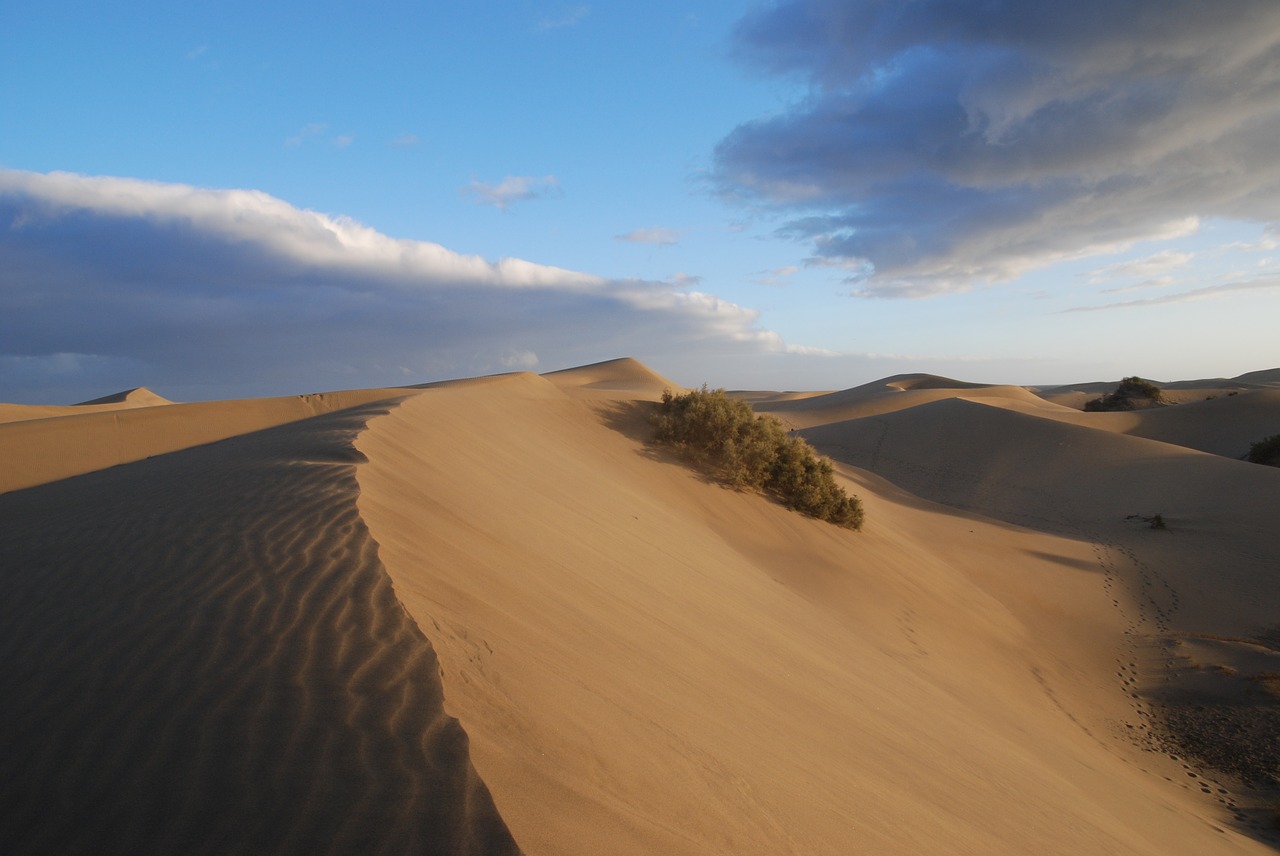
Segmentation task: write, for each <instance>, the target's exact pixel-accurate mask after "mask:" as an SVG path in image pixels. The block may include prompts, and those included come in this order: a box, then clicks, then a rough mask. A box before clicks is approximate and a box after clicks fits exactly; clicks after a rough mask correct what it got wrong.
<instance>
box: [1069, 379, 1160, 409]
mask: <svg viewBox="0 0 1280 856" xmlns="http://www.w3.org/2000/svg"><path fill="white" fill-rule="evenodd" d="M1167 403H1168V402H1166V401H1165V400H1164V396H1163V395H1161V394H1160V387H1158V386H1156V385H1155V384H1154V383H1151V382H1150V381H1145V380H1143V379H1142V378H1140V377H1138V376H1137V375H1134V376H1133V377H1127V378H1124V379H1123V380H1121V381H1120V385H1119V386H1118V387H1116V390H1115V392H1111V393H1108V394H1107V395H1104V396H1102V397H1101V398H1094V399H1091V400H1090V401H1086V402H1085V405H1084V409H1085V410H1088V411H1091V412H1097V411H1108V410H1140V409H1142V408H1144V407H1158V406H1160V405H1163V404H1167Z"/></svg>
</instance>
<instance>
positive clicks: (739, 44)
mask: <svg viewBox="0 0 1280 856" xmlns="http://www.w3.org/2000/svg"><path fill="white" fill-rule="evenodd" d="M1277 140H1280V4H1277V3H1276V2H1274V0H1219V2H1215V3H1205V2H1202V0H1126V1H1125V2H1115V0H1077V2H1075V3H1072V4H1062V3H1059V2H1054V0H910V2H903V0H894V1H893V2H890V0H779V2H772V3H750V2H728V1H727V0H707V2H700V3H674V2H665V0H656V1H655V2H649V3H645V4H628V3H603V2H594V3H573V2H568V3H560V2H543V0H508V2H496V0H473V2H467V3H439V2H417V3H407V2H363V3H354V2H340V1H339V0H312V2H307V3H302V2H292V0H286V2H276V3H266V4H264V3H254V4H248V3H241V2H224V3H219V4H212V5H203V6H191V5H190V4H172V3H159V2H155V3H152V2H115V3H110V4H108V3H97V2H75V3H69V2H58V0H48V2H42V3H40V4H16V3H12V4H5V5H4V6H3V7H2V8H0V400H3V401H10V402H30V403H71V402H73V401H79V400H85V399H88V398H93V397H97V396H100V395H105V394H108V393H111V392H115V391H118V390H122V389H126V388H130V387H134V386H140V385H145V386H148V387H150V388H152V389H154V390H155V391H157V392H159V393H160V394H162V395H166V396H168V397H170V398H173V399H175V400H203V399H213V398H231V397H246V396H256V395H279V394H293V393H303V392H313V391H318V390H323V389H342V388H352V387H366V386H392V385H402V384H412V383H423V382H428V381H434V380H441V379H446V378H451V377H465V376H474V375H478V374H488V373H495V372H503V371H517V370H529V371H537V372H544V371H552V370H555V369H560V368H566V367H569V366H574V365H581V364H586V363H590V362H595V361H600V360H606V359H611V358H614V357H620V356H634V357H636V358H638V359H640V360H642V361H643V362H645V363H646V364H647V365H649V366H650V367H652V368H653V369H655V370H656V371H658V372H660V373H662V374H664V375H666V376H667V377H669V378H670V379H671V380H673V381H674V382H676V383H679V384H684V385H690V386H692V385H698V384H701V383H703V382H707V383H709V384H711V385H712V386H723V387H728V388H731V389H734V388H738V389H746V388H751V389H765V388H767V389H842V388H848V387H851V386H856V385H858V384H861V383H865V382H869V381H872V380H875V379H877V378H883V377H887V376H890V375H894V374H898V373H904V372H929V373H934V374H941V375H945V376H948V377H954V378H959V379H963V380H969V381H978V382H989V383H1017V384H1035V385H1041V386H1050V385H1054V384H1068V383H1074V382H1087V381H1097V380H1115V379H1119V378H1120V377H1122V376H1127V375H1132V374H1138V375H1141V376H1143V377H1148V378H1152V379H1156V380H1178V379H1190V378H1202V377H1231V376H1234V375H1237V374H1241V373H1244V372H1247V371H1254V370H1259V369H1266V368H1274V367H1277V366H1280V346H1278V345H1277V342H1280V337H1277V334H1276V319H1277V318H1280V145H1277V144H1276V141H1277Z"/></svg>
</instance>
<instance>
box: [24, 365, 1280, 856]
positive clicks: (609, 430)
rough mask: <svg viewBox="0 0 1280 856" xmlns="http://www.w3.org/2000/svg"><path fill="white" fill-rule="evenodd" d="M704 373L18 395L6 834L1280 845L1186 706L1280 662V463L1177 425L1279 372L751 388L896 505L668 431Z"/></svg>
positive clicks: (1245, 406) (564, 848) (160, 844)
mask: <svg viewBox="0 0 1280 856" xmlns="http://www.w3.org/2000/svg"><path fill="white" fill-rule="evenodd" d="M668 386H671V387H672V388H675V387H674V385H672V384H670V383H669V382H668V381H667V380H666V379H665V378H662V377H661V376H659V375H657V374H656V373H654V372H652V371H651V370H649V369H648V368H647V367H645V366H644V365H643V364H641V363H638V362H636V361H634V360H629V359H622V360H614V361H609V362H606V363H598V364H594V365H591V366H583V367H579V368H576V369H569V370H565V371H563V372H552V373H549V374H546V375H536V374H532V373H529V372H516V373H511V374H505V375H497V376H492V377H486V378H474V379H460V380H455V381H449V382H444V383H437V384H427V385H424V386H422V387H419V388H415V389H400V390H363V391H352V392H348V393H334V394H325V395H321V396H315V397H310V396H299V397H290V398H285V399H266V400H257V401H249V402H211V403H205V404H202V405H159V406H154V407H142V408H134V409H130V410H127V411H122V412H120V413H118V414H110V413H105V412H89V413H86V414H85V415H81V416H71V417H68V416H61V417H59V418H51V419H42V420H39V421H36V422H28V423H19V424H25V425H26V426H27V427H26V428H25V429H21V430H9V429H16V427H17V426H16V425H9V426H0V442H3V441H5V440H6V439H12V438H15V437H21V438H27V439H25V440H23V442H22V443H11V444H10V445H9V446H7V447H6V448H10V449H17V450H20V451H21V452H22V454H23V455H25V456H27V457H29V458H30V460H29V461H26V462H23V463H22V464H21V467H22V468H21V469H17V470H15V471H16V472H17V473H18V476H21V478H24V479H28V480H32V479H34V480H35V481H34V483H32V484H30V485H29V486H27V487H23V488H18V489H11V490H9V491H8V492H6V493H0V686H3V687H4V688H5V690H6V692H5V693H0V757H3V758H4V759H5V762H6V764H5V766H6V780H5V782H4V783H3V784H0V812H2V815H0V851H3V852H6V853H7V852H14V853H19V854H26V853H44V852H59V853H134V852H182V853H223V852H252V853H255V854H256V853H263V854H269V853H333V854H338V853H403V852H439V853H477V854H478V853H495V854H505V853H514V852H526V853H530V854H577V853H582V854H588V853H590V854H594V853H600V852H609V853H618V854H633V853H634V854H650V853H669V854H716V853H724V854H757V853H758V854H777V853H804V854H815V853H816V854H823V853H830V854H845V853H850V852H875V853H886V854H897V853H901V854H908V853H910V854H916V853H921V852H975V853H976V852H981V853H991V854H1023V853H1028V852H1036V853H1047V854H1056V853H1060V854H1077V853H1117V854H1151V856H1155V854H1173V853H1187V854H1204V853H1214V854H1219V853H1220V854H1237V853H1239V854H1254V853H1265V852H1274V849H1273V848H1274V846H1275V845H1276V843H1277V841H1276V840H1275V838H1274V837H1272V838H1268V833H1267V832H1266V831H1265V830H1264V829H1263V828H1262V824H1263V822H1264V821H1263V819H1262V818H1261V815H1260V812H1261V809H1260V808H1258V807H1257V805H1256V801H1255V802H1250V799H1252V797H1251V796H1250V794H1249V793H1247V792H1245V791H1243V790H1241V788H1240V785H1239V783H1238V782H1236V781H1235V780H1234V779H1232V778H1231V777H1230V776H1229V775H1225V774H1222V773H1219V772H1216V771H1214V770H1212V769H1208V768H1207V767H1206V765H1205V763H1202V760H1192V759H1191V758H1190V757H1187V756H1186V753H1184V752H1183V751H1182V750H1181V749H1178V748H1176V747H1174V746H1172V745H1171V744H1169V743H1167V742H1162V741H1164V740H1165V737H1166V732H1165V731H1164V730H1162V729H1163V728H1164V725H1162V723H1163V722H1164V721H1165V720H1164V719H1162V717H1165V713H1164V711H1165V710H1166V709H1167V707H1168V705H1169V704H1176V703H1177V698H1178V697H1180V694H1181V696H1186V693H1188V692H1191V691H1196V692H1198V691H1199V690H1200V689H1201V688H1202V685H1204V686H1207V685H1208V684H1209V683H1212V682H1218V683H1221V682H1222V681H1228V682H1229V681H1231V680H1234V681H1235V685H1233V686H1235V689H1239V685H1244V684H1248V681H1247V680H1246V678H1245V677H1243V676H1239V675H1237V676H1236V677H1235V678H1231V675H1232V674H1234V673H1233V672H1232V669H1235V670H1237V671H1240V672H1241V673H1243V672H1244V671H1245V670H1248V669H1259V668H1262V669H1266V668H1270V666H1269V664H1270V663H1271V662H1272V660H1273V659H1274V648H1273V645H1272V643H1271V642H1268V641H1267V640H1269V639H1272V635H1268V633H1269V632H1270V628H1271V626H1272V625H1273V624H1274V622H1275V616H1276V615H1277V614H1280V602H1278V598H1280V592H1278V591H1277V587H1276V586H1274V585H1273V582H1274V573H1275V549H1274V538H1273V534H1272V531H1273V527H1272V519H1271V518H1272V516H1273V511H1274V508H1275V507H1276V506H1277V502H1276V500H1277V499H1280V495H1277V490H1278V489H1280V480H1278V479H1277V478H1276V476H1280V472H1277V471H1274V470H1270V469H1268V468H1264V467H1258V466H1254V465H1248V464H1244V463H1242V462H1239V461H1232V460H1229V459H1226V458H1224V457H1220V456H1217V455H1214V454H1208V453H1205V452H1201V451H1195V450H1193V449H1190V448H1186V447H1184V446H1179V445H1173V444H1171V443H1169V442H1163V441H1158V440H1155V439H1149V438H1144V437H1141V436H1137V434H1138V432H1139V431H1142V430H1147V429H1148V428H1149V429H1150V430H1152V431H1153V432H1154V431H1160V432H1163V433H1164V434H1165V435H1167V436H1172V435H1174V434H1179V433H1180V434H1181V435H1185V436H1191V435H1196V436H1200V435H1203V437H1205V438H1208V439H1209V441H1212V442H1222V441H1223V440H1224V437H1226V436H1227V434H1228V433H1229V432H1225V433H1224V431H1223V429H1222V425H1223V423H1231V422H1232V421H1233V416H1235V417H1240V416H1241V414H1246V413H1253V414H1255V416H1250V417H1248V418H1241V419H1236V420H1234V421H1239V422H1242V423H1245V422H1248V421H1249V419H1252V418H1257V419H1259V420H1261V419H1265V418H1266V414H1267V413H1268V412H1269V408H1270V407H1271V402H1270V391H1268V390H1264V389H1258V390H1254V391H1249V392H1248V393H1247V394H1246V393H1245V392H1241V393H1240V394H1239V395H1237V396H1231V397H1223V398H1222V399H1219V400H1215V401H1209V402H1204V403H1203V404H1198V405H1194V406H1193V405H1184V406H1183V408H1168V409H1167V411H1161V413H1165V412H1168V413H1169V414H1170V415H1168V416H1161V417H1159V418H1160V419H1165V420H1168V421H1167V422H1165V423H1159V424H1157V423H1154V422H1153V423H1151V424H1150V425H1144V423H1142V422H1141V420H1138V421H1134V420H1129V421H1127V422H1124V423H1121V422H1119V421H1116V420H1109V421H1107V420H1104V421H1099V420H1097V419H1095V418H1094V417H1110V416H1117V415H1119V416H1127V415H1124V414H1084V413H1080V412H1078V411H1074V410H1070V409H1069V408H1065V407H1061V406H1058V405H1054V404H1052V403H1049V402H1045V401H1043V400H1042V399H1039V398H1037V397H1036V396H1034V395H1032V394H1031V393H1030V392H1029V391H1028V390H1025V389H1023V388H1020V387H1008V386H991V385H983V384H971V383H966V382H964V381H955V380H951V379H947V378H937V377H935V376H928V375H909V376H898V377H895V378H887V379H885V380H883V381H878V382H876V383H873V384H866V385H864V386H862V387H857V388H854V389H853V390H844V391H841V392H836V393H827V394H807V393H783V394H772V393H758V394H752V400H753V401H755V403H756V404H757V406H758V407H759V408H760V409H762V410H764V409H770V408H774V407H776V406H778V405H784V406H783V407H782V409H781V411H780V413H779V415H781V416H783V418H786V419H788V420H792V421H793V424H797V425H803V429H802V434H803V435H804V436H806V437H808V438H809V439H810V441H811V442H813V443H814V444H815V445H816V446H818V447H819V448H820V449H821V450H823V451H825V452H827V453H828V454H831V455H832V456H833V457H834V458H835V459H836V461H837V474H838V477H839V479H840V480H841V482H842V483H843V484H844V485H845V487H846V488H847V489H849V490H850V492H852V493H855V494H857V495H859V496H860V497H861V498H862V501H863V504H864V506H865V507H866V510H867V525H866V527H865V530H864V531H863V532H862V533H858V534H855V533H850V532H847V531H845V530H840V529H837V528H835V527H831V526H829V525H826V524H823V523H820V522H817V521H814V520H810V519H808V518H805V517H803V516H800V515H797V514H794V513H792V512H789V511H787V510H785V509H784V508H782V507H781V506H779V505H777V504H776V503H774V502H772V501H770V500H769V499H767V498H765V497H763V496H760V495H755V494H750V493H738V492H734V491H732V490H727V489H724V488H722V487H720V486H717V485H715V484H713V483H710V482H708V481H707V480H706V479H705V478H704V477H703V476H702V475H700V474H699V473H697V472H695V471H692V470H690V469H689V468H687V467H686V466H685V465H684V463H683V462H682V461H680V460H679V459H677V458H675V457H673V456H671V455H669V454H667V453H666V452H665V451H663V450H661V449H658V448H654V447H651V446H649V445H648V444H647V443H646V438H647V437H648V436H649V433H650V429H649V426H648V424H647V421H646V414H647V413H648V411H649V410H650V409H651V408H652V406H653V402H654V400H655V399H656V398H657V397H658V396H659V395H660V394H661V391H662V389H663V388H665V387H668ZM101 406H103V405H88V407H101ZM174 414H178V417H175V416H174ZM184 414H185V415H184ZM1143 418H1145V415H1144V417H1143ZM1215 425H1216V426H1217V427H1216V428H1215ZM272 426H273V427H272ZM1197 432H1199V433H1198V434H1197ZM40 434H43V435H44V436H43V437H39V436H38V435H40ZM1193 439H1194V438H1193ZM1196 442H1201V441H1200V440H1196ZM86 444H87V445H88V446H89V447H91V453H87V454H86V453H81V452H78V451H76V450H77V448H78V447H79V446H80V445H86ZM62 456H66V457H68V458H70V459H71V466H70V467H69V468H70V469H71V470H76V471H77V472H79V474H71V475H70V476H69V477H68V475H67V471H68V463H67V462H65V461H62V460H60V457H62ZM16 466H17V465H16V464H15V467H16ZM77 468H78V470H77ZM0 475H2V476H3V477H4V478H9V479H12V480H17V478H18V476H15V475H14V474H13V473H11V472H9V471H8V470H6V471H5V472H4V473H2V474H0ZM1156 512H1159V513H1161V514H1162V515H1163V520H1164V522H1166V523H1167V528H1166V529H1163V530H1158V531H1157V530H1153V529H1152V528H1151V527H1150V525H1149V524H1150V520H1151V516H1152V515H1153V514H1154V513H1156ZM1276 632H1280V628H1276ZM1246 689H1248V690H1249V691H1253V689H1256V688H1250V687H1246ZM1215 691H1216V690H1215ZM1233 691H1235V690H1234V689H1233ZM1215 698H1217V697H1215ZM1170 699H1172V701H1170ZM1214 703H1215V704H1217V702H1216V701H1215V702H1214ZM1219 708H1222V709H1226V708H1223V706H1222V705H1218V707H1216V708H1214V710H1218V709H1219ZM1183 709H1186V710H1190V709H1191V708H1185V707H1184V708H1183ZM1231 710H1232V711H1235V712H1236V713H1237V714H1241V715H1244V716H1249V715H1252V714H1251V711H1253V710H1254V708H1249V707H1239V706H1237V707H1236V708H1231ZM1258 710H1262V708H1258ZM1264 712H1267V713H1268V715H1270V712H1275V711H1273V710H1272V709H1271V708H1266V710H1265V711H1264ZM1166 718H1167V717H1166ZM1193 719H1194V717H1193ZM1224 721H1225V720H1224ZM1198 722H1199V721H1198V720H1197V721H1193V722H1192V723H1191V725H1190V729H1191V731H1193V732H1194V731H1196V729H1200V731H1202V732H1203V734H1202V735H1201V736H1206V735H1207V736H1208V737H1209V738H1210V740H1211V742H1212V741H1213V740H1217V738H1216V737H1215V733H1216V732H1213V731H1212V729H1209V730H1204V729H1201V728H1200V725H1199V724H1197V723H1198ZM1214 727H1215V728H1216V727H1217V726H1216V725H1215V726H1214ZM1192 736H1195V735H1194V734H1193V735H1192ZM1220 745H1223V744H1222V742H1221V741H1220V740H1217V742H1216V743H1214V744H1213V745H1212V746H1210V747H1209V748H1210V749H1212V748H1215V747H1217V746H1220ZM1246 754H1247V753H1246ZM1204 757H1207V756H1204V755H1198V756H1196V758H1201V759H1203V758H1204ZM1258 757H1262V758H1263V760H1264V762H1265V758H1266V756H1265V753H1263V754H1262V755H1259V756H1258ZM1212 760H1213V759H1209V761H1212ZM1242 760H1243V761H1249V762H1251V763H1252V761H1251V757H1246V756H1245V755H1241V754H1239V753H1237V754H1236V755H1233V756H1231V757H1227V758H1225V759H1224V760H1223V763H1224V764H1226V765H1227V766H1225V767H1222V769H1230V765H1231V764H1233V763H1235V762H1236V761H1242ZM1252 760H1256V758H1254V759H1252ZM1240 769H1242V770H1245V769H1257V765H1256V763H1255V764H1254V765H1253V766H1252V767H1249V766H1248V765H1246V766H1245V767H1241V768H1240Z"/></svg>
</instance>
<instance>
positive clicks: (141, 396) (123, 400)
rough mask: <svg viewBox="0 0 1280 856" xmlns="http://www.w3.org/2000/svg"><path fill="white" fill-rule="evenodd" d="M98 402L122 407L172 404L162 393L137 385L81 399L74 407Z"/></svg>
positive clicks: (88, 405)
mask: <svg viewBox="0 0 1280 856" xmlns="http://www.w3.org/2000/svg"><path fill="white" fill-rule="evenodd" d="M100 404H119V405H121V406H123V407H155V406H157V405H160V404H173V402H172V401H170V400H169V399H167V398H165V397H164V396H163V395H157V394H155V393H154V392H152V391H151V390H149V389H147V388H146V387H145V386H137V387H134V388H133V389H126V390H123V391H121V392H116V393H112V394H111V395H104V396H102V397H101V398H95V399H93V400H92V401H82V402H80V403H79V404H77V405H73V406H75V407H92V406H94V405H100Z"/></svg>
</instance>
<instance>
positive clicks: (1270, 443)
mask: <svg viewBox="0 0 1280 856" xmlns="http://www.w3.org/2000/svg"><path fill="white" fill-rule="evenodd" d="M1245 460H1247V461H1252V462H1253V463H1255V464H1266V465H1267V466H1270V467H1280V434H1272V435H1271V436H1270V437H1267V438H1265V439H1262V440H1259V441H1258V442H1256V443H1254V444H1253V445H1252V446H1250V447H1249V454H1248V455H1246V456H1245Z"/></svg>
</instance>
